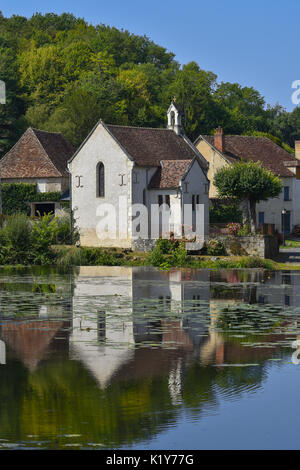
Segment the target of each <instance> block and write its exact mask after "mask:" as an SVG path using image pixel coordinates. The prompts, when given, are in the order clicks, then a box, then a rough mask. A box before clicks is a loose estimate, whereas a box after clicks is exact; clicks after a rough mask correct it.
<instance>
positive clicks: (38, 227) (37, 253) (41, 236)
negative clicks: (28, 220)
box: [31, 214, 58, 264]
mask: <svg viewBox="0 0 300 470" xmlns="http://www.w3.org/2000/svg"><path fill="white" fill-rule="evenodd" d="M57 234H58V227H57V223H56V218H54V217H53V215H52V214H48V215H44V216H43V217H40V218H38V219H37V220H35V221H34V222H33V224H32V234H31V236H32V253H33V260H34V264H50V263H51V261H52V260H53V258H54V254H53V251H52V250H51V249H50V247H51V245H53V244H54V243H55V241H56V236H57Z"/></svg>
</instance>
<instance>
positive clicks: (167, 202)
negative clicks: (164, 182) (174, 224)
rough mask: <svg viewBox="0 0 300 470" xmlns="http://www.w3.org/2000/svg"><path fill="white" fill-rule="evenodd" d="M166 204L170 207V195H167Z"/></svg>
mask: <svg viewBox="0 0 300 470" xmlns="http://www.w3.org/2000/svg"><path fill="white" fill-rule="evenodd" d="M166 204H167V206H169V207H170V195H169V194H167V195H166Z"/></svg>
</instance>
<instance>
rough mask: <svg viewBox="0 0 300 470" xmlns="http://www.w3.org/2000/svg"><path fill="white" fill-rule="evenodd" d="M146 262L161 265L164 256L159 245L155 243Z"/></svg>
mask: <svg viewBox="0 0 300 470" xmlns="http://www.w3.org/2000/svg"><path fill="white" fill-rule="evenodd" d="M147 262H148V263H149V264H151V265H152V266H157V267H158V266H161V265H162V264H163V263H165V262H166V257H165V255H164V253H163V251H162V249H161V247H160V246H159V245H156V246H155V247H154V248H153V250H152V251H151V253H150V254H149V255H148V257H147Z"/></svg>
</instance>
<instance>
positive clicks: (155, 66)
mask: <svg viewBox="0 0 300 470" xmlns="http://www.w3.org/2000/svg"><path fill="white" fill-rule="evenodd" d="M0 80H4V81H5V83H6V86H7V104H6V105H5V106H1V107H0V156H1V155H3V154H4V153H5V152H6V151H7V150H8V149H9V148H11V147H12V145H13V144H14V143H15V142H16V140H17V139H18V137H19V136H20V135H21V133H22V132H23V131H24V130H25V129H26V128H27V127H28V126H29V125H31V126H33V127H37V128H42V129H45V130H48V131H60V132H62V133H63V134H64V135H65V136H66V137H67V138H69V139H70V140H71V142H72V143H73V144H74V145H75V146H77V145H79V144H80V143H81V142H82V140H83V139H84V138H85V137H86V136H87V134H88V133H89V132H90V130H91V128H92V127H93V125H94V124H95V123H96V122H97V121H98V120H99V118H102V119H103V120H104V121H105V122H109V123H112V124H125V125H134V126H152V127H164V126H165V120H166V116H165V114H166V109H167V107H168V106H169V103H170V100H171V99H172V98H173V97H174V96H175V97H176V99H177V104H178V106H180V107H181V108H182V111H183V125H184V127H185V131H186V133H187V134H188V136H189V137H190V138H191V139H194V138H196V137H197V136H198V135H199V134H200V133H202V134H205V133H213V130H214V129H215V128H216V127H217V126H218V125H222V126H223V128H224V130H225V132H226V133H231V134H242V133H253V132H262V133H267V134H271V135H272V136H274V138H278V139H280V142H281V146H282V147H284V146H285V145H289V146H291V147H293V144H294V139H295V138H298V139H299V138H300V111H299V108H295V109H294V110H293V111H292V112H291V113H288V112H286V111H285V110H284V109H283V108H281V107H280V106H279V105H275V106H273V107H270V106H267V107H266V105H265V101H264V99H263V97H262V96H261V94H260V93H259V92H258V91H257V90H255V89H254V88H252V87H242V86H241V85H239V84H238V83H224V82H222V83H217V76H216V75H215V74H214V73H213V72H210V71H206V70H203V69H201V68H200V67H199V65H198V64H197V63H196V62H190V63H188V64H184V65H183V66H182V67H181V66H180V64H179V63H178V62H177V61H176V60H175V59H174V54H173V53H170V52H167V50H166V49H165V48H164V47H162V46H160V45H157V44H155V43H154V42H153V41H151V40H150V39H149V38H147V37H146V36H138V35H135V34H131V33H130V32H129V31H123V30H122V31H121V30H118V29H117V28H114V27H110V26H106V25H103V24H99V25H96V26H93V25H89V24H88V23H87V22H85V21H84V20H83V19H81V18H75V17H74V16H73V15H70V14H67V13H63V14H62V15H56V14H53V13H47V14H45V15H41V14H36V15H33V16H32V18H29V19H27V18H25V17H21V16H18V15H13V16H12V17H11V18H5V17H4V16H2V15H1V16H0ZM284 148H286V149H287V150H288V151H289V148H288V147H284Z"/></svg>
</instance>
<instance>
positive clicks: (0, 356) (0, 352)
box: [0, 340, 6, 364]
mask: <svg viewBox="0 0 300 470" xmlns="http://www.w3.org/2000/svg"><path fill="white" fill-rule="evenodd" d="M0 364H6V345H5V343H4V341H2V340H0Z"/></svg>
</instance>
